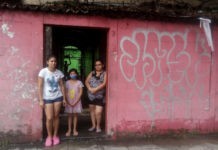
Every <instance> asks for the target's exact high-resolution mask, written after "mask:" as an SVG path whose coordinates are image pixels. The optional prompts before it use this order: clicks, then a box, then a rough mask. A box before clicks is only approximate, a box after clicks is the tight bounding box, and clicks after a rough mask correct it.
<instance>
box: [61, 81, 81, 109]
mask: <svg viewBox="0 0 218 150" xmlns="http://www.w3.org/2000/svg"><path fill="white" fill-rule="evenodd" d="M81 87H84V85H83V83H82V82H81V81H79V80H77V82H76V83H72V82H71V81H70V80H68V81H67V82H66V90H67V95H66V96H67V100H68V102H69V103H70V104H73V103H74V102H76V101H77V99H78V96H79V89H80V88H81ZM81 112H82V103H81V100H80V101H79V102H78V103H77V104H76V105H75V106H74V107H72V106H70V105H67V106H66V107H65V113H81Z"/></svg>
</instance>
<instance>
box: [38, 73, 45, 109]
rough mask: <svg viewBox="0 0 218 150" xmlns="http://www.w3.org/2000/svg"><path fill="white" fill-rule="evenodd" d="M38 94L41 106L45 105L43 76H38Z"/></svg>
mask: <svg viewBox="0 0 218 150" xmlns="http://www.w3.org/2000/svg"><path fill="white" fill-rule="evenodd" d="M38 95H39V105H40V107H42V108H43V107H44V101H43V78H42V77H38Z"/></svg>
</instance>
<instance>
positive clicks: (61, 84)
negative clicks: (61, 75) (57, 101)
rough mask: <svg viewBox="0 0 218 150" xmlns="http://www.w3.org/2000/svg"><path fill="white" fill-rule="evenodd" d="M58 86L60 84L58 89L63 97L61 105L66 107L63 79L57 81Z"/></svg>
mask: <svg viewBox="0 0 218 150" xmlns="http://www.w3.org/2000/svg"><path fill="white" fill-rule="evenodd" d="M59 84H60V88H61V92H62V95H63V103H64V105H66V102H67V101H66V92H65V86H64V81H63V79H60V80H59Z"/></svg>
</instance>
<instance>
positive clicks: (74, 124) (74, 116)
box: [73, 113, 78, 136]
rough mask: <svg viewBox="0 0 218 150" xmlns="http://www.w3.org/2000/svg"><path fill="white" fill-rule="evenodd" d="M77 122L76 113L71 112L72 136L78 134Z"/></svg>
mask: <svg viewBox="0 0 218 150" xmlns="http://www.w3.org/2000/svg"><path fill="white" fill-rule="evenodd" d="M77 122H78V115H77V113H74V114H73V135H74V136H77V135H78V131H77Z"/></svg>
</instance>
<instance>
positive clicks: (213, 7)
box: [0, 0, 218, 22]
mask: <svg viewBox="0 0 218 150" xmlns="http://www.w3.org/2000/svg"><path fill="white" fill-rule="evenodd" d="M203 2H204V3H203ZM0 9H8V10H23V11H39V12H47V13H61V14H78V15H101V16H106V17H111V18H136V19H152V20H156V19H158V20H165V21H166V20H168V21H175V20H180V21H191V22H193V21H194V20H193V19H196V20H197V18H198V17H207V18H210V19H212V20H213V21H217V19H218V2H216V1H214V0H213V1H209V2H208V1H203V0H202V3H199V4H198V5H197V6H196V5H194V4H193V5H192V4H190V2H189V3H188V2H184V1H183V2H180V3H179V2H177V3H173V4H172V3H170V1H168V2H167V1H166V2H164V1H163V0H162V1H159V3H157V1H149V2H143V3H140V4H125V3H122V4H112V3H88V2H87V3H75V2H72V1H71V2H68V1H63V2H53V3H46V4H42V5H25V4H23V3H22V0H17V1H14V0H0Z"/></svg>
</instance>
